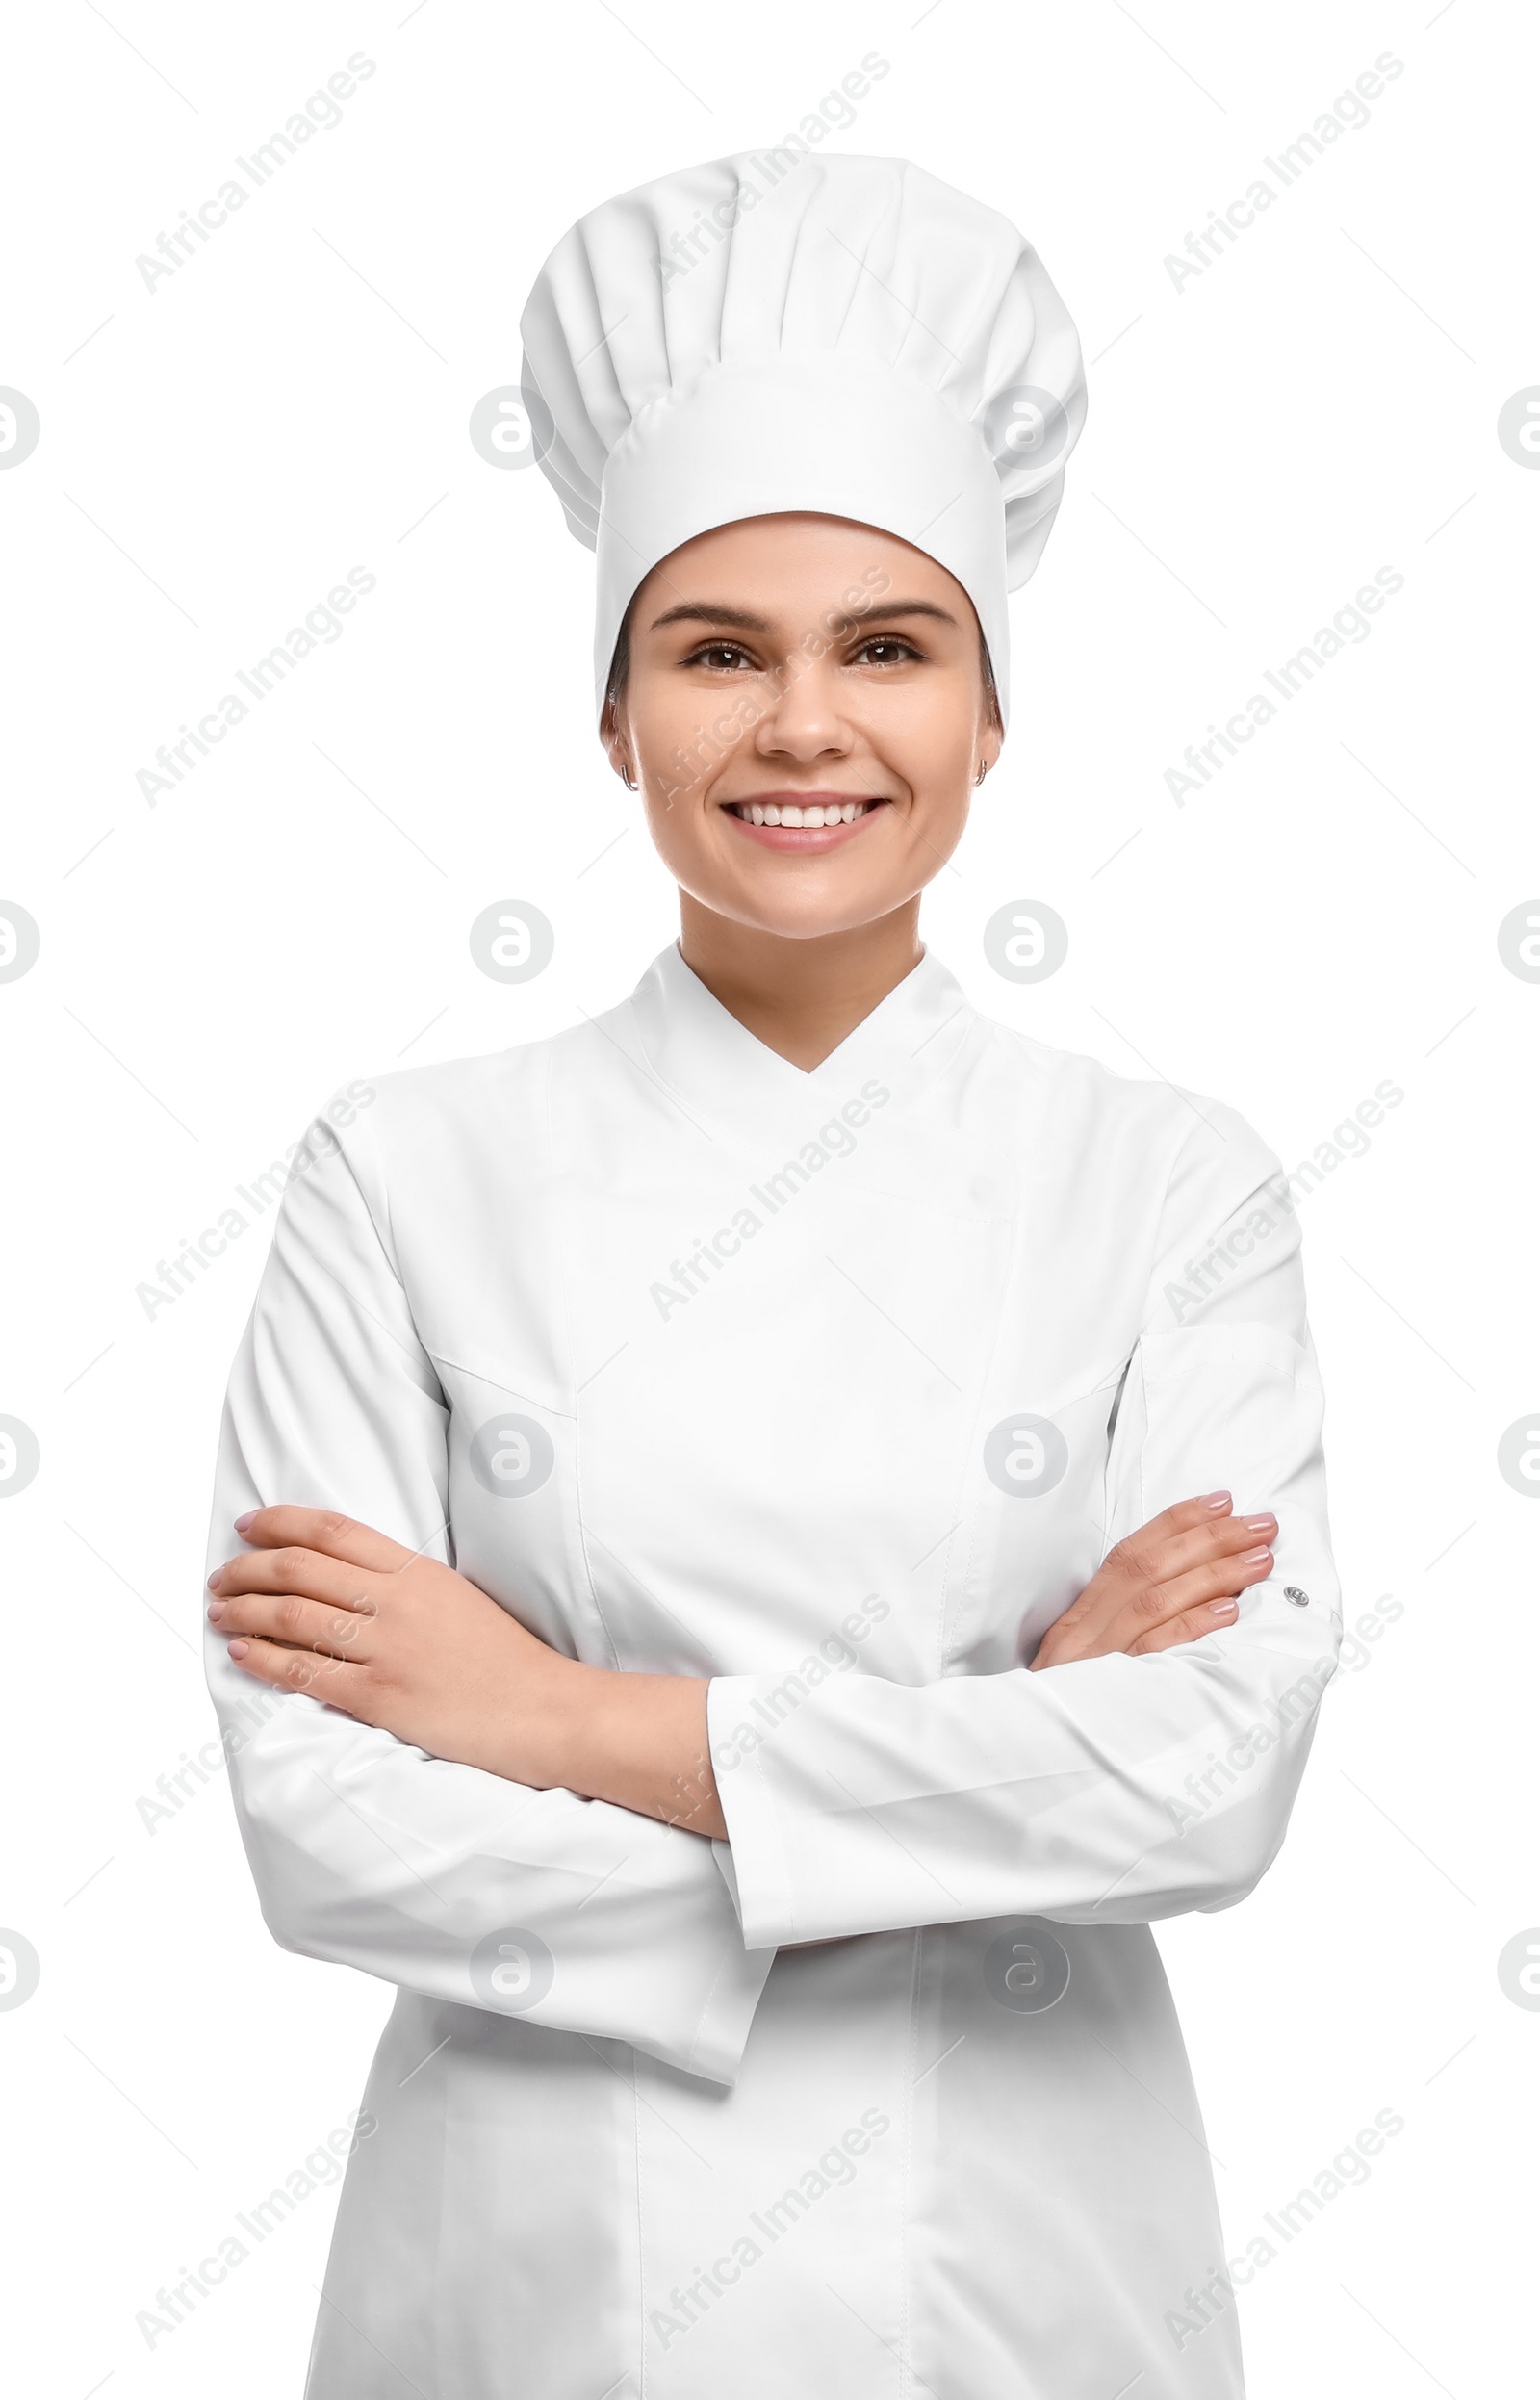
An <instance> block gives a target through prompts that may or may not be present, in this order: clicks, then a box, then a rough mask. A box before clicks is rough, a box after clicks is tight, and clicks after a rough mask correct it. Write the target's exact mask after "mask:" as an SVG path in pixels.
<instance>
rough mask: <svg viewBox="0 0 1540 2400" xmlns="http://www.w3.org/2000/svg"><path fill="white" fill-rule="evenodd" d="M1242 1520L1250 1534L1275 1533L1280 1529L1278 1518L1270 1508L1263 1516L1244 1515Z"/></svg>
mask: <svg viewBox="0 0 1540 2400" xmlns="http://www.w3.org/2000/svg"><path fill="white" fill-rule="evenodd" d="M1241 1522H1242V1524H1243V1525H1244V1526H1245V1530H1246V1532H1247V1533H1248V1534H1275V1533H1276V1532H1277V1530H1278V1520H1277V1518H1276V1517H1275V1516H1274V1515H1273V1514H1272V1512H1271V1510H1268V1511H1267V1512H1266V1513H1265V1514H1264V1515H1262V1516H1244V1517H1243V1518H1242V1519H1241Z"/></svg>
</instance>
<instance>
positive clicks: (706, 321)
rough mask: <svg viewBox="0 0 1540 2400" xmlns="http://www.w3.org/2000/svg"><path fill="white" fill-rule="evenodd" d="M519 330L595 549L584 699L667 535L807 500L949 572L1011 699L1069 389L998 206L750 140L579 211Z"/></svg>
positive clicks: (549, 442) (548, 448) (1059, 342)
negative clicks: (1014, 619) (757, 147)
mask: <svg viewBox="0 0 1540 2400" xmlns="http://www.w3.org/2000/svg"><path fill="white" fill-rule="evenodd" d="M520 331H521V333H522V335H523V339H524V348H525V360H524V370H523V382H524V388H525V395H526V402H527V405H528V409H529V414H530V417H531V419H532V421H533V426H534V436H535V445H536V452H537V455H538V457H539V462H540V465H541V468H542V470H543V472H544V474H545V475H546V477H547V478H548V480H549V481H550V482H551V483H552V486H553V487H554V489H555V490H556V492H557V493H558V494H559V495H560V498H561V502H562V505H563V507H564V509H565V511H566V516H567V523H568V526H569V527H570V529H572V531H573V532H574V533H576V534H577V536H578V539H579V540H580V541H582V542H585V543H586V544H587V545H588V546H589V547H590V548H591V549H593V550H594V551H595V552H596V553H597V565H598V605H597V612H596V625H595V638H594V674H595V696H596V706H597V707H598V708H600V709H601V710H602V709H603V699H604V692H605V686H606V684H607V680H608V675H609V667H610V661H611V658H612V656H613V653H614V648H615V641H616V637H617V635H618V633H619V632H620V628H621V624H622V621H623V619H624V617H625V614H626V610H627V607H628V606H629V602H630V600H631V597H632V595H633V594H634V592H635V591H636V588H637V586H638V585H639V584H640V583H641V581H642V580H643V579H644V577H645V576H646V575H648V574H649V573H650V571H651V570H652V569H653V568H654V567H655V566H656V565H657V564H658V562H659V560H660V559H662V558H665V557H666V556H667V555H669V553H670V552H671V551H674V550H677V549H678V548H679V547H680V544H681V543H682V542H686V541H689V540H691V539H693V537H694V536H695V535H696V534H698V533H704V532H706V531H708V530H709V529H711V528H712V527H714V526H719V525H727V524H732V523H733V522H734V521H735V520H737V519H738V518H742V517H755V516H761V515H769V514H775V513H780V512H782V511H785V510H793V509H806V510H813V511H817V512H818V513H821V514H824V515H829V516H837V517H846V518H851V519H854V520H855V521H857V522H858V523H860V524H864V525H873V526H877V527H879V528H880V529H882V530H884V531H885V532H888V533H894V534H897V535H898V536H899V537H900V538H901V539H902V540H904V541H907V542H911V543H912V544H913V545H914V547H915V548H916V549H918V550H922V551H925V552H926V553H927V554H928V555H930V556H932V557H934V558H935V559H937V561H938V562H939V564H940V565H942V566H943V567H945V568H947V569H948V570H949V572H950V573H951V574H953V575H954V576H956V578H957V580H958V581H959V582H960V583H961V584H962V585H963V589H964V590H965V591H966V592H967V594H968V596H969V598H970V599H971V600H972V602H973V605H974V607H975V608H976V610H977V611H978V616H979V622H980V625H981V627H982V629H983V632H984V637H985V640H986V642H987V643H988V651H989V658H990V662H991V665H992V667H993V670H994V675H995V681H996V684H997V687H998V689H999V693H1000V703H1001V708H1002V710H1007V709H1008V707H1009V686H1008V675H1009V650H1010V641H1009V624H1008V618H1007V610H1006V594H1007V592H1008V591H1012V590H1014V589H1015V588H1016V587H1017V586H1018V585H1020V584H1022V583H1024V582H1025V581H1026V580H1027V578H1028V577H1029V576H1030V575H1031V573H1032V571H1033V569H1034V568H1035V567H1036V565H1037V563H1038V560H1039V558H1040V555H1041V553H1042V548H1043V545H1044V543H1045V542H1046V540H1047V538H1048V531H1049V528H1050V527H1051V525H1052V523H1053V518H1054V514H1055V512H1056V510H1057V508H1058V506H1059V502H1060V500H1061V498H1062V496H1063V491H1064V469H1065V459H1066V457H1067V456H1068V453H1069V452H1070V450H1071V448H1072V447H1073V445H1074V443H1075V440H1076V439H1077V437H1078V435H1079V432H1080V428H1081V426H1082V425H1083V424H1084V422H1085V414H1086V387H1085V375H1084V371H1083V367H1082V362H1081V353H1080V343H1079V339H1078V337H1077V335H1076V332H1075V328H1074V325H1073V324H1072V323H1071V322H1070V319H1069V315H1068V312H1067V311H1066V309H1065V305H1064V303H1063V301H1062V300H1061V299H1060V297H1059V295H1058V293H1057V292H1056V291H1055V289H1054V287H1053V285H1052V283H1051V282H1050V281H1049V279H1048V276H1047V273H1046V272H1045V271H1044V269H1043V266H1042V264H1041V261H1040V259H1039V257H1038V255H1037V252H1036V251H1035V250H1034V249H1033V248H1032V245H1030V243H1028V242H1027V241H1026V240H1025V239H1024V237H1023V236H1022V235H1021V234H1019V233H1018V232H1017V231H1016V229H1015V227H1014V225H1013V224H1012V223H1011V222H1010V220H1009V219H1007V218H1005V217H1002V216H1000V215H999V214H997V212H996V211H994V210H993V209H988V208H985V207H983V206H982V205H981V204H980V203H979V202H978V201H976V200H973V199H969V198H968V197H967V195H966V194H963V193H961V192H956V191H954V190H953V189H952V188H951V186H950V185H948V184H944V183H940V182H938V181H937V178H936V177H935V176H934V175H928V174H926V173H925V172H924V170H923V169H922V168H917V167H914V166H911V164H910V163H909V161H907V160H905V159H882V158H849V157H836V156H829V157H816V156H814V155H812V154H811V153H809V154H806V155H798V154H796V153H792V152H788V151H786V150H784V149H783V150H778V151H745V152H741V153H739V154H738V155H737V156H735V157H732V158H724V159H713V160H711V161H709V162H708V163H707V164H706V165H705V166H700V167H691V168H683V169H681V170H680V172H679V173H677V174H672V175H665V176H661V177H660V178H659V179H658V180H657V181H656V182H655V183H649V184H643V185H641V186H639V187H638V189H637V190H635V191H633V192H626V193H622V194H619V195H618V196H617V197H616V198H614V199H611V200H606V201H604V202H603V205H602V206H600V207H598V208H596V209H592V210H590V211H589V213H588V214H587V215H586V216H584V217H580V218H579V219H578V222H577V223H576V224H575V225H573V226H572V227H571V228H570V230H569V231H568V232H567V233H566V234H564V235H563V237H562V239H561V240H560V242H558V243H557V245H556V246H555V248H554V249H553V250H552V253H551V256H550V257H549V258H548V259H547V261H546V263H545V265H544V267H543V268H542V269H541V271H540V273H539V275H538V277H537V278H536V281H535V284H534V288H533V290H532V291H531V293H530V295H529V298H528V301H527V303H526V308H525V312H524V316H523V318H522V320H521V324H520Z"/></svg>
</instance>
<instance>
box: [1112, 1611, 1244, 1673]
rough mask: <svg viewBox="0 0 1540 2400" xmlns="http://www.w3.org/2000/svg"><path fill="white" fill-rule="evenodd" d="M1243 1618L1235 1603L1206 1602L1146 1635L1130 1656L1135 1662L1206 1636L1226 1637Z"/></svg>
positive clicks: (1136, 1644)
mask: <svg viewBox="0 0 1540 2400" xmlns="http://www.w3.org/2000/svg"><path fill="white" fill-rule="evenodd" d="M1239 1614H1240V1610H1239V1607H1238V1606H1237V1604H1236V1602H1235V1601H1233V1600H1208V1601H1205V1602H1204V1604H1203V1606H1202V1607H1201V1608H1198V1609H1187V1610H1184V1612H1183V1613H1182V1614H1181V1615H1180V1616H1173V1617H1170V1618H1168V1620H1167V1622H1166V1623H1165V1624H1164V1625H1156V1626H1154V1627H1152V1628H1151V1630H1150V1632H1148V1633H1147V1634H1142V1635H1141V1636H1140V1638H1139V1639H1138V1641H1136V1642H1135V1643H1134V1644H1133V1646H1132V1648H1131V1649H1130V1651H1129V1653H1128V1655H1129V1657H1130V1658H1133V1659H1138V1658H1143V1657H1146V1656H1147V1655H1148V1654H1149V1653H1150V1652H1151V1651H1154V1650H1174V1649H1175V1648H1176V1647H1177V1646H1178V1644H1179V1643H1181V1642H1184V1641H1201V1640H1202V1639H1203V1638H1204V1636H1205V1635H1206V1634H1222V1633H1223V1632H1224V1630H1225V1628H1226V1627H1227V1626H1230V1625H1233V1624H1234V1623H1235V1620H1236V1618H1237V1616H1238V1615H1239Z"/></svg>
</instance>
